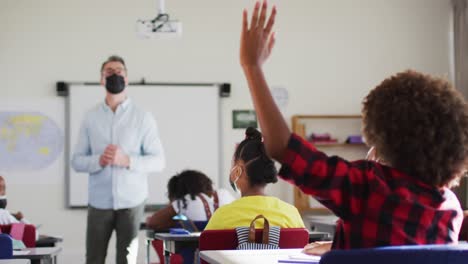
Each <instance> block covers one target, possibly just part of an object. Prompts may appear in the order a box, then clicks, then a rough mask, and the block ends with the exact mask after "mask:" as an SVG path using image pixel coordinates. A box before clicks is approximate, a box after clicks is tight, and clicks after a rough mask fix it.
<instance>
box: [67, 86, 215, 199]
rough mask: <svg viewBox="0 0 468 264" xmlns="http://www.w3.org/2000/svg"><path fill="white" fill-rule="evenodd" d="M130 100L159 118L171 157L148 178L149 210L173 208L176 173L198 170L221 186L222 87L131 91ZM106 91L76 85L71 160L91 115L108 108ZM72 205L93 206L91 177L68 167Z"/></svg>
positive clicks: (138, 88) (70, 100)
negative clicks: (170, 183)
mask: <svg viewBox="0 0 468 264" xmlns="http://www.w3.org/2000/svg"><path fill="white" fill-rule="evenodd" d="M126 89H127V94H128V95H129V98H131V100H132V101H133V103H135V104H136V105H137V106H138V107H139V108H141V109H143V110H145V111H149V112H151V113H152V114H153V116H154V118H155V119H156V123H157V125H158V132H159V135H160V138H161V142H162V144H163V148H164V152H165V156H166V168H165V169H164V171H162V172H159V173H152V174H149V175H148V188H149V197H148V200H147V205H161V204H165V203H167V202H168V199H167V182H168V180H169V178H170V177H172V176H173V175H174V174H175V173H177V172H180V171H182V170H184V169H196V170H200V171H202V172H204V173H205V174H206V175H208V177H210V178H211V179H212V180H213V184H214V185H217V183H218V182H219V177H220V176H219V175H220V174H221V173H220V171H221V169H220V161H221V157H220V156H221V151H220V104H219V90H218V86H217V85H167V84H166V85H157V84H155V85H130V86H128V87H127V88H126ZM104 97H105V88H104V87H102V86H100V85H83V84H81V85H78V84H75V85H70V86H69V94H68V102H67V104H68V108H67V112H68V113H67V114H66V115H67V116H68V131H69V133H68V142H67V143H68V157H69V161H68V162H70V157H72V153H73V151H74V147H75V144H76V142H77V139H78V134H79V130H80V126H81V122H82V120H83V117H84V115H85V114H86V112H87V111H88V110H89V109H91V108H93V107H94V106H96V105H97V104H100V103H102V102H104ZM67 171H68V181H67V186H68V194H67V196H68V205H69V206H70V207H83V206H87V205H88V177H89V175H88V174H85V173H77V172H75V171H74V170H73V169H72V168H71V166H70V164H68V168H67Z"/></svg>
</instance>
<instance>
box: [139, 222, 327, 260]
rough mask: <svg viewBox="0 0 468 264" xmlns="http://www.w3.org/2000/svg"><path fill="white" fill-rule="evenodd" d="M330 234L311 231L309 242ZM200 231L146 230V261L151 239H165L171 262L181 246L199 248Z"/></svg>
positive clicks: (165, 246)
mask: <svg viewBox="0 0 468 264" xmlns="http://www.w3.org/2000/svg"><path fill="white" fill-rule="evenodd" d="M329 236H330V234H329V233H327V232H315V231H312V232H311V231H309V243H310V242H314V241H320V240H325V239H328V238H329ZM199 238H200V233H192V234H189V235H176V234H170V233H159V232H158V231H155V230H146V263H150V247H151V241H152V240H154V239H159V240H162V241H163V250H164V258H165V263H170V262H169V260H170V256H171V253H172V254H175V253H178V252H179V249H181V248H187V247H189V248H198V244H199Z"/></svg>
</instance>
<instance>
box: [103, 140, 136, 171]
mask: <svg viewBox="0 0 468 264" xmlns="http://www.w3.org/2000/svg"><path fill="white" fill-rule="evenodd" d="M99 164H100V165H101V166H102V167H105V166H108V165H116V166H120V167H129V166H130V158H129V157H128V155H127V154H125V152H124V151H123V150H122V149H121V148H120V147H119V146H117V145H112V144H110V145H108V146H107V147H106V149H105V150H104V153H103V154H102V155H101V157H100V159H99Z"/></svg>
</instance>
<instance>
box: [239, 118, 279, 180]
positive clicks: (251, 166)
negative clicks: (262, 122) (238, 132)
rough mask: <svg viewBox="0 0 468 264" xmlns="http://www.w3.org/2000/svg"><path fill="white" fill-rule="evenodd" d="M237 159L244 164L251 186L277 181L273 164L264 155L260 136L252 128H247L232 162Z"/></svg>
mask: <svg viewBox="0 0 468 264" xmlns="http://www.w3.org/2000/svg"><path fill="white" fill-rule="evenodd" d="M239 159H241V160H242V161H244V163H245V164H246V170H247V171H246V173H247V176H248V177H249V182H250V185H251V186H256V185H266V184H267V183H275V182H277V181H278V177H277V174H278V173H277V171H276V167H275V164H274V162H273V160H272V159H270V157H268V155H267V154H266V151H265V146H264V145H263V142H262V134H261V133H260V132H259V131H258V130H256V129H255V128H253V127H249V128H247V130H246V131H245V139H244V140H243V141H242V142H241V143H240V144H239V146H238V147H237V149H236V151H235V152H234V161H238V160H239Z"/></svg>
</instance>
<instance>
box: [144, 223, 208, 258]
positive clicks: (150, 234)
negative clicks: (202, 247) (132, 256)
mask: <svg viewBox="0 0 468 264" xmlns="http://www.w3.org/2000/svg"><path fill="white" fill-rule="evenodd" d="M154 239H158V240H162V241H163V250H164V258H165V263H170V258H171V253H177V252H179V249H181V248H195V249H196V248H198V240H199V239H200V232H197V233H191V234H188V235H178V234H170V233H157V231H154V230H147V231H146V261H147V263H150V257H149V256H150V254H149V252H150V245H151V240H154Z"/></svg>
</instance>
